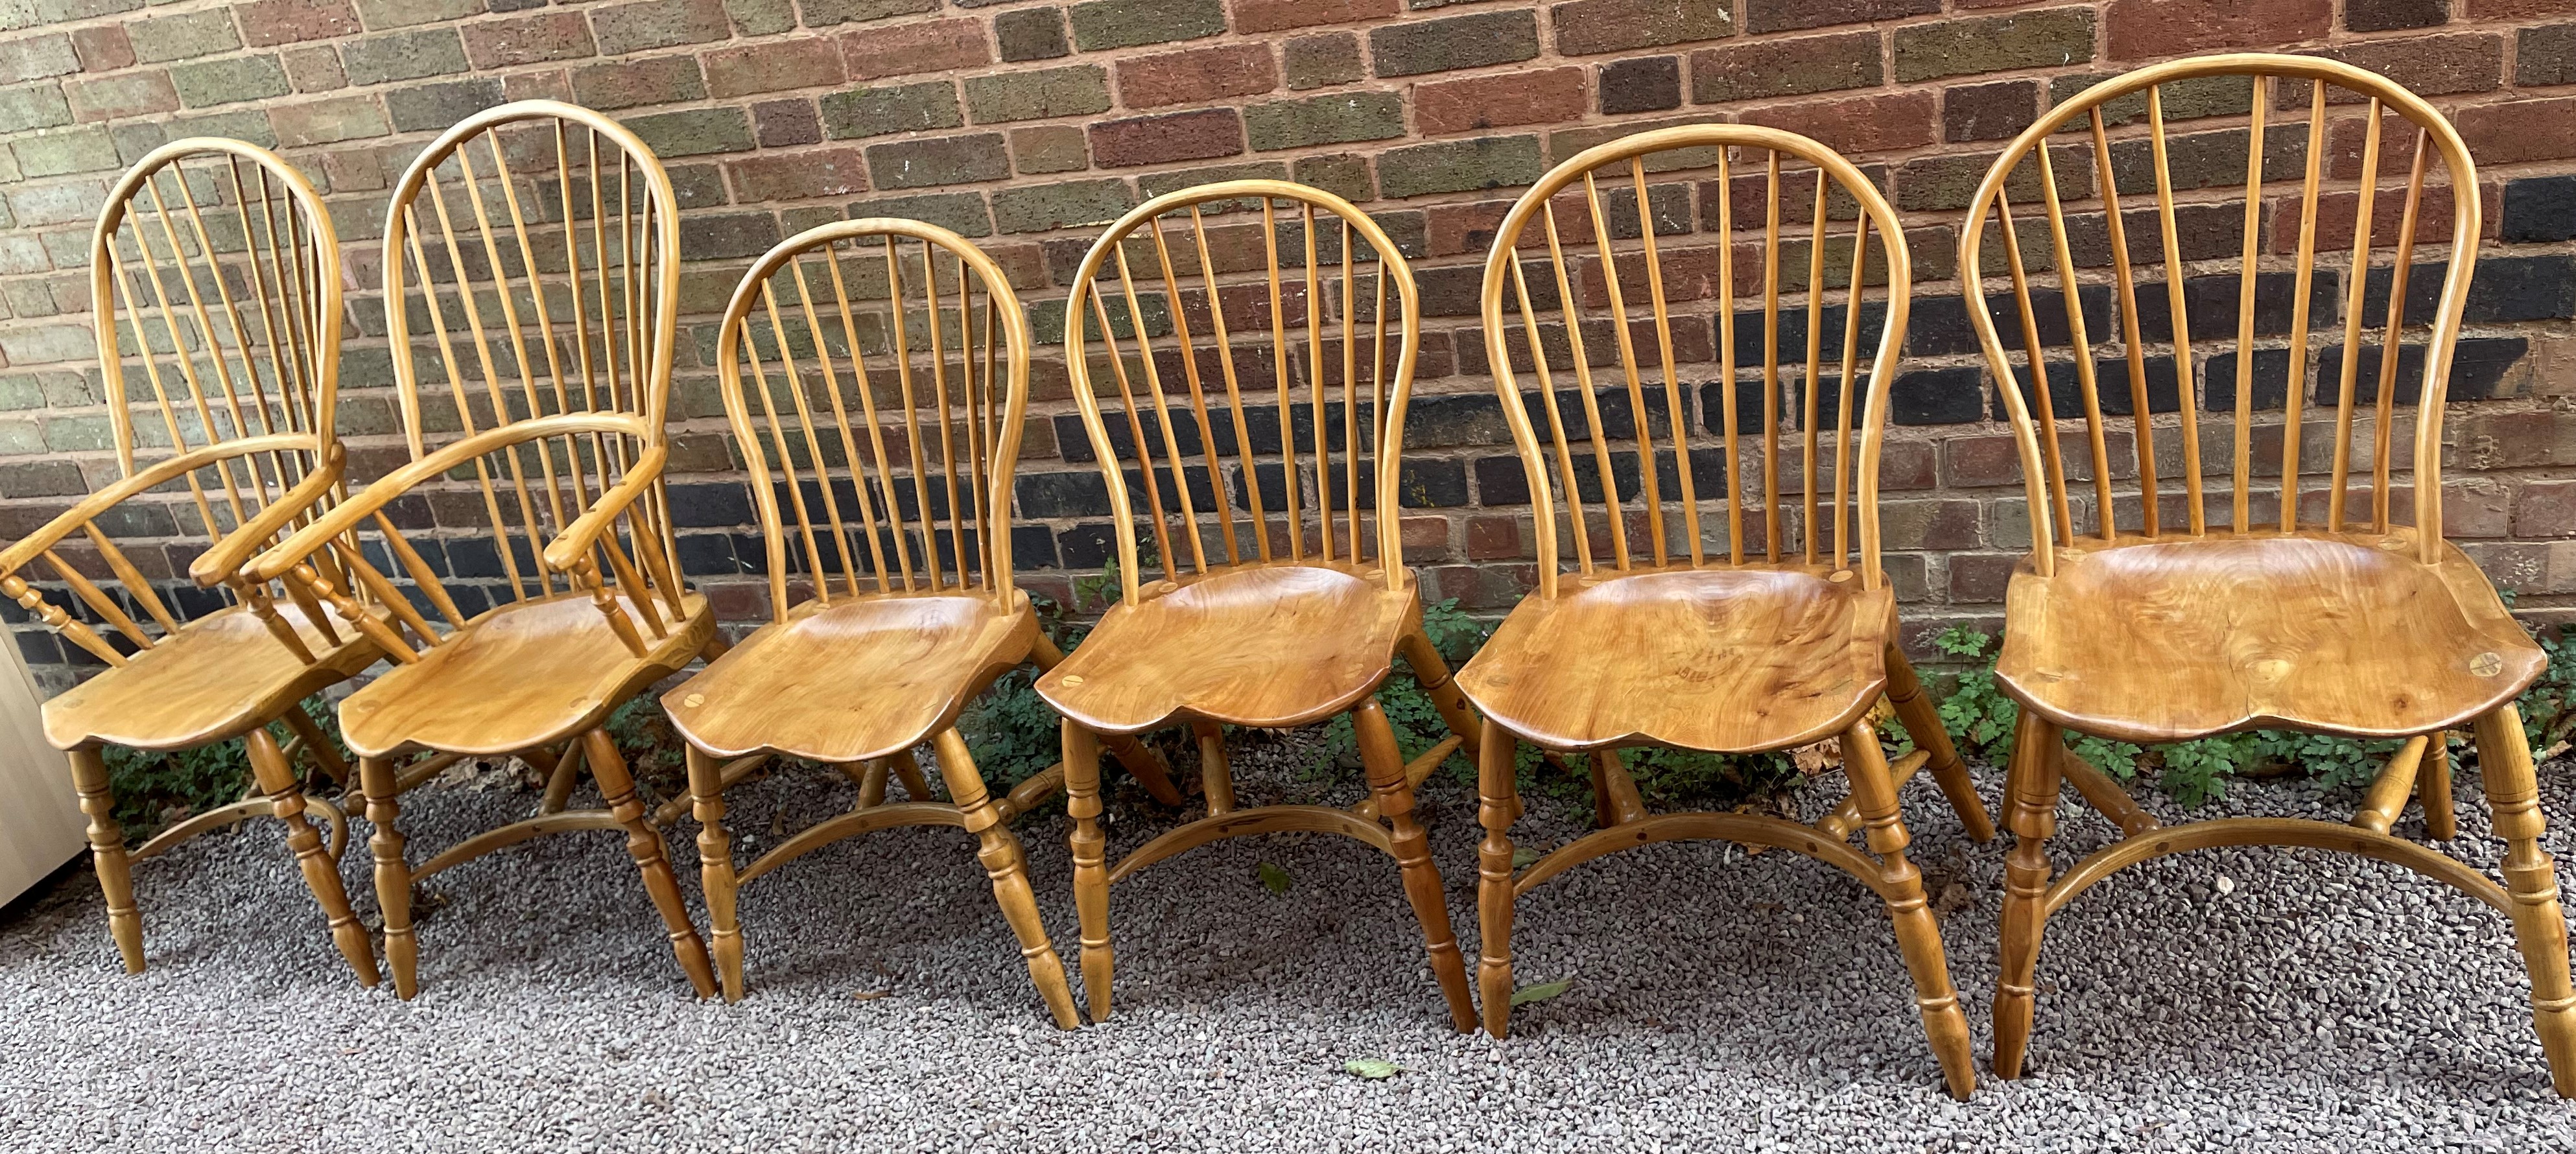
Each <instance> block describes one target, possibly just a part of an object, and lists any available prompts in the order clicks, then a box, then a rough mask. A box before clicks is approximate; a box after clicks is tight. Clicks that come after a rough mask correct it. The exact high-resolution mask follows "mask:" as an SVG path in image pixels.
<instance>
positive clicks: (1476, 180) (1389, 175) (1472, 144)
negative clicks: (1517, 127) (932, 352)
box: [1377, 136, 1547, 199]
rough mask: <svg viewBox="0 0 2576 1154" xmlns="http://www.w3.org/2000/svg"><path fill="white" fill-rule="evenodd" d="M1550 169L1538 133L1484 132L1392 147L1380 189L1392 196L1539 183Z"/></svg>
mask: <svg viewBox="0 0 2576 1154" xmlns="http://www.w3.org/2000/svg"><path fill="white" fill-rule="evenodd" d="M1546 169H1547V166H1546V164H1545V163H1543V162H1542V161H1541V160H1540V159H1539V147H1538V138H1537V137H1535V136H1485V137H1478V138H1475V139H1472V140H1458V141H1444V142H1442V143H1439V144H1417V145H1413V146H1411V147H1407V148H1396V149H1389V150H1388V151H1387V152H1385V153H1384V154H1382V155H1381V156H1380V157H1379V162H1378V173H1377V175H1378V187H1379V191H1380V194H1381V195H1383V196H1386V197H1388V198H1390V199H1402V198H1404V197H1408V196H1427V195H1430V194H1432V193H1435V192H1474V191H1477V190H1480V189H1488V188H1504V187H1509V186H1514V185H1524V184H1530V183H1534V182H1535V181H1537V180H1538V178H1539V176H1540V174H1542V173H1544V172H1545V171H1546Z"/></svg>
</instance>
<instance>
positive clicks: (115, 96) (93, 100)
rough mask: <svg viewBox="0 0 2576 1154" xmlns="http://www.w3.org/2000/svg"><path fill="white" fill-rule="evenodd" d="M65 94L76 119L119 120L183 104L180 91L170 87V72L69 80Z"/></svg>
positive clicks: (65, 86)
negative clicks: (180, 101) (180, 100)
mask: <svg viewBox="0 0 2576 1154" xmlns="http://www.w3.org/2000/svg"><path fill="white" fill-rule="evenodd" d="M62 95H63V98H64V99H66V100H68V101H69V102H70V105H71V115H72V119H74V120H84V121H86V120H119V119H124V118H128V117H135V116H149V115H151V114H153V113H155V112H168V111H171V110H173V109H175V108H177V107H179V93H178V91H177V90H176V89H173V88H171V87H170V74H169V73H167V72H137V73H129V74H127V75H124V76H103V77H100V78H98V79H96V80H73V81H67V82H65V83H64V85H63V92H62Z"/></svg>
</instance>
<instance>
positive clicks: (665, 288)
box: [248, 101, 722, 998]
mask: <svg viewBox="0 0 2576 1154" xmlns="http://www.w3.org/2000/svg"><path fill="white" fill-rule="evenodd" d="M505 135H506V136H507V139H505V138H504V137H505ZM678 259H679V217H678V207H677V204H676V201H675V198H674V196H673V193H672V190H671V184H670V180H669V178H668V176H666V175H665V174H664V173H663V171H662V166H661V164H660V162H659V161H657V160H656V159H655V158H654V156H653V153H652V151H651V150H650V149H648V148H646V147H645V145H644V143H643V142H642V141H641V140H638V139H637V138H636V137H635V136H634V134H632V133H630V132H628V131H627V130H626V129H625V128H623V127H620V126H619V125H618V124H617V123H616V122H615V121H612V120H609V119H608V118H606V117H604V116H601V115H599V114H597V113H595V112H592V111H590V110H588V109H583V108H576V107H573V106H571V105H568V104H560V103H556V102H553V101H522V102H519V103H514V104H505V105H501V106H499V107H496V108H491V109H487V110H485V111H483V112H479V113H476V114H474V115H473V116H470V117H467V118H466V119H465V120H464V121H462V122H460V123H458V124H457V125H456V126H455V127H454V128H451V129H449V130H448V131H447V132H446V133H444V134H442V135H441V136H439V138H438V139H437V140H435V141H433V142H431V144H430V145H429V147H428V148H427V149H426V150H425V151H423V152H422V153H421V155H420V156H419V158H418V159H416V160H414V161H413V162H412V164H411V167H410V168H409V169H408V170H407V171H405V172H404V174H403V178H402V181H401V183H399V184H398V185H396V186H395V190H394V196H393V201H392V206H391V209H390V211H389V212H388V213H387V215H386V219H385V230H384V278H385V279H384V286H385V287H384V310H385V320H386V329H387V331H388V332H389V333H392V334H394V336H393V339H392V354H393V366H394V376H395V380H396V384H397V386H398V390H399V393H400V398H401V402H402V412H403V429H404V433H405V435H406V437H407V439H408V441H409V446H410V450H411V458H412V459H411V462H410V463H409V464H406V465H403V466H402V467H400V468H397V469H395V470H393V471H392V472H390V473H388V474H386V475H385V476H384V477H383V478H382V479H380V480H378V481H377V482H376V483H375V484H372V485H370V486H368V487H367V488H366V490H365V491H363V492H361V493H359V494H358V495H356V496H354V497H352V498H350V499H349V500H347V501H344V502H342V503H340V504H339V505H338V506H337V507H335V508H334V509H332V510H331V512H330V513H329V514H328V515H327V516H325V517H322V518H320V519H317V520H316V521H315V522H314V523H313V524H310V525H307V526H305V527H304V528H303V529H302V530H300V531H298V532H297V533H296V534H295V535H294V536H293V537H290V538H288V539H287V540H286V541H285V542H284V543H283V544H280V545H277V546H275V547H273V548H271V549H269V550H268V551H266V552H264V553H262V554H260V555H259V556H258V557H257V558H255V559H254V560H252V561H251V562H250V564H249V566H248V572H249V573H251V574H252V576H253V579H254V580H263V581H265V580H272V579H277V578H287V579H289V580H290V581H291V585H290V588H296V589H300V590H301V592H300V593H299V594H298V596H299V597H303V598H309V599H311V600H315V601H319V602H323V603H327V604H329V605H330V606H331V607H332V610H333V611H334V613H335V614H336V615H337V616H338V617H339V618H340V619H341V620H342V621H345V622H347V623H348V624H349V625H350V627H352V628H354V629H356V630H358V631H359V632H360V633H363V634H365V635H366V636H368V637H370V638H372V639H374V640H375V642H376V643H377V644H378V645H380V646H381V647H382V648H383V649H384V651H385V653H386V654H387V655H388V656H389V657H391V658H392V659H393V661H394V662H395V667H394V668H393V670H392V671H391V672H389V673H386V674H385V675H384V676H382V677H379V678H377V679H376V680H375V681H373V682H371V683H369V684H368V685H367V686H366V687H365V688H363V689H360V690H359V691H357V692H356V693H353V694H351V695H350V696H349V698H348V699H347V700H346V701H343V702H342V703H341V705H340V727H341V733H342V736H343V738H344V739H345V740H346V741H347V742H348V745H349V748H350V750H351V751H353V752H355V753H357V754H358V755H359V765H358V773H359V779H360V782H361V785H362V787H363V788H364V790H365V792H366V797H367V819H368V821H369V822H370V823H372V824H373V825H374V827H375V834H374V836H373V838H372V839H371V840H370V842H369V848H370V850H371V852H372V853H373V855H374V858H375V867H376V900H377V902H378V903H379V904H380V905H381V906H382V907H383V911H384V923H385V954H386V957H387V960H388V961H389V963H390V964H391V967H392V969H393V973H394V988H395V991H396V992H397V993H398V994H400V995H401V996H402V997H404V998H409V997H411V996H412V995H413V994H414V993H415V992H416V991H417V989H418V982H417V976H416V975H417V959H418V949H417V943H416V942H415V940H414V933H413V927H412V914H411V893H412V887H413V885H414V884H416V883H418V882H419V881H420V880H421V879H422V878H425V877H428V876H430V875H432V874H436V873H438V872H439V871H441V870H444V869H447V868H448V867H450V866H454V865H457V864H460V863H462V862H466V861H470V860H472V859H474V858H477V857H480V856H482V855H484V854H487V853H490V852H492V851H494V850H497V849H501V848H503V847H505V846H510V845H515V844H517V843H519V842H523V841H526V840H528V839H530V838H533V837H537V836H539V835H541V834H546V833H551V832H557V831H565V830H620V831H623V832H624V833H625V834H626V835H627V839H626V846H627V850H628V852H629V853H630V854H631V855H632V856H633V858H634V859H635V864H636V868H637V869H638V871H640V872H641V873H642V875H643V879H644V885H645V889H646V891H647V892H648V893H649V894H650V895H651V897H652V900H653V904H654V905H655V906H656V907H657V908H658V910H659V911H660V913H661V915H662V920H663V922H664V924H665V925H666V926H667V927H668V928H669V932H670V939H671V946H672V950H673V952H674V953H675V954H676V955H677V956H678V958H679V961H680V965H681V967H682V968H683V969H684V970H685V971H687V973H688V976H689V979H690V981H691V983H692V984H694V985H695V986H696V987H697V990H698V992H699V994H700V995H702V996H703V995H708V994H712V993H714V992H715V979H714V974H713V971H712V970H711V969H710V967H709V965H708V962H707V956H706V950H705V947H704V945H703V944H702V943H701V941H700V939H699V938H698V934H697V930H696V928H695V927H693V926H692V925H691V924H690V922H689V918H688V914H687V911H686V909H685V908H684V907H683V906H682V905H681V903H680V891H679V886H678V883H677V880H676V878H675V877H674V875H673V874H672V870H671V864H670V861H669V859H668V857H667V856H666V855H665V853H664V850H663V845H662V837H661V832H660V830H659V829H657V828H656V827H655V825H654V824H653V822H652V821H651V819H650V817H648V815H647V814H646V812H645V809H644V805H643V802H642V801H641V800H639V799H638V798H637V796H636V787H635V781H634V777H633V775H632V773H631V772H630V771H629V769H628V767H627V765H626V763H625V761H624V759H623V758H621V757H620V756H619V755H618V752H617V746H616V743H615V742H614V741H612V740H610V738H609V736H608V733H607V731H606V730H605V729H604V728H602V726H603V724H604V723H605V722H606V720H607V718H608V715H609V713H610V712H611V711H612V710H614V709H615V708H616V707H617V706H618V705H619V704H620V703H622V702H624V701H626V700H627V699H629V698H631V697H633V696H635V695H636V694H638V693H641V692H643V691H644V690H645V689H646V688H647V687H649V686H651V685H652V684H653V683H654V682H656V681H659V680H660V679H662V678H664V677H667V676H669V675H671V674H672V673H675V672H678V671H679V669H680V668H681V667H682V666H684V665H687V664H688V663H689V662H690V661H691V660H693V659H694V658H696V657H698V656H699V655H701V654H708V655H713V654H714V653H715V652H716V651H718V650H720V649H721V648H722V643H721V641H720V640H719V639H718V638H717V636H716V632H715V618H714V616H713V614H711V613H710V612H709V611H708V608H707V602H706V599H705V598H704V597H703V596H701V595H699V594H697V593H695V592H693V591H691V590H689V589H688V588H687V587H686V586H685V585H684V584H683V583H682V581H681V577H680V574H679V572H678V571H677V570H676V568H675V567H674V564H673V561H672V558H673V555H674V554H673V546H672V542H671V539H670V521H669V516H668V511H667V504H666V501H665V497H664V495H663V492H662V487H661V470H662V465H663V462H664V460H665V459H666V457H667V456H668V448H667V446H666V444H665V442H664V440H663V432H662V414H663V409H664V406H665V405H666V404H667V403H668V401H669V396H670V373H671V355H672V353H671V345H672V341H673V339H674V333H675V327H676V326H675V315H676V313H677V311H678V301H679V266H678ZM415 342H421V343H422V344H424V345H425V347H424V348H415V347H414V343H415ZM439 378H444V380H445V385H446V388H445V390H444V392H445V396H443V397H442V396H439V395H438V392H437V390H436V389H435V387H434V385H433V382H435V381H437V380H438V379H439ZM450 427H452V428H454V429H456V430H457V432H458V434H459V436H458V437H457V438H456V439H455V440H453V441H450V442H448V443H446V444H444V445H442V446H440V447H439V448H437V449H436V450H432V449H431V448H430V447H429V444H428V439H427V434H428V433H429V432H430V431H431V430H433V429H441V430H443V429H446V428H450ZM603 563H604V567H605V568H606V569H607V570H608V572H609V573H611V574H613V580H611V579H603V577H602V575H601V570H602V568H603ZM387 570H397V571H399V572H400V573H401V574H402V575H403V577H404V578H406V582H405V583H404V584H403V585H397V584H396V582H395V580H394V579H393V578H392V577H391V576H389V575H388V574H387V572H386V571H387ZM433 617H435V618H436V620H432V618H433ZM406 635H408V636H407V637H406ZM424 751H426V752H428V753H429V754H430V756H428V757H426V758H422V759H419V760H409V759H410V757H411V755H413V754H415V753H420V752H424ZM507 754H517V755H519V756H520V757H522V758H523V759H525V760H526V761H527V762H528V763H529V764H530V765H531V766H533V767H535V768H536V769H537V770H539V771H540V772H542V773H545V774H546V775H547V777H548V783H547V787H546V792H545V800H544V802H543V803H542V804H541V806H540V812H539V813H538V814H537V815H536V816H535V817H532V818H529V819H527V820H524V821H519V822H514V823H511V824H509V825H505V826H502V827H500V828H498V829H494V830H489V831H486V832H484V833H481V834H477V835H475V836H473V837H470V838H468V839H466V840H464V841H462V842H459V843H457V844H456V845H454V846H452V847H449V848H448V849H446V850H445V851H443V852H441V853H439V854H437V855H436V856H434V857H432V858H430V859H429V860H428V861H426V862H423V863H421V864H419V865H418V866H416V867H415V866H413V865H412V864H411V863H410V861H409V859H408V857H407V856H406V853H407V851H406V843H405V839H404V837H403V834H402V832H401V829H400V827H399V822H398V819H399V817H400V816H401V807H400V801H399V798H400V796H401V795H402V794H403V793H405V792H408V791H409V790H411V789H413V788H415V787H417V786H419V785H420V784H422V783H423V782H425V781H428V780H429V779H431V778H432V777H435V776H437V774H438V772H439V771H440V770H441V769H444V768H445V767H447V766H448V765H451V764H453V763H455V762H456V761H458V760H460V759H462V758H465V757H494V756H501V755H507ZM585 767H586V768H587V769H588V770H589V772H590V776H591V778H592V779H593V780H594V781H595V782H597V784H598V786H599V792H600V795H601V799H602V806H601V808H598V809H580V810H575V809H566V808H565V804H566V799H567V797H568V796H569V795H570V793H571V791H572V788H573V785H574V784H575V778H576V776H577V775H578V774H579V772H580V771H581V770H582V769H583V768H585Z"/></svg>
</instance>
